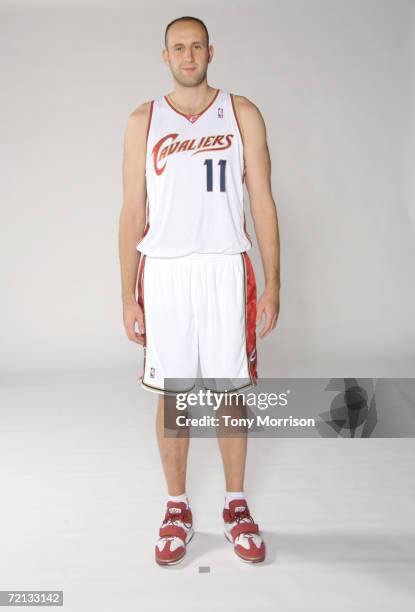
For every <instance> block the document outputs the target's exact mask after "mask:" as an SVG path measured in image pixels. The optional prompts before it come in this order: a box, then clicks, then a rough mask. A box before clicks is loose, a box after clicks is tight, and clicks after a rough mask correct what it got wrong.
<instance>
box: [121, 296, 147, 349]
mask: <svg viewBox="0 0 415 612" xmlns="http://www.w3.org/2000/svg"><path fill="white" fill-rule="evenodd" d="M123 318H124V327H125V331H126V334H127V336H128V338H129V340H132V341H133V342H137V344H144V335H145V329H144V316H143V311H142V309H141V307H140V306H139V305H138V304H137V302H136V300H135V299H133V298H131V299H129V300H124V301H123ZM136 323H137V324H138V329H139V333H138V332H136V331H135V324H136Z"/></svg>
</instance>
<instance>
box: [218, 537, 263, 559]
mask: <svg viewBox="0 0 415 612" xmlns="http://www.w3.org/2000/svg"><path fill="white" fill-rule="evenodd" d="M223 535H224V536H225V538H226V539H227V540H228V542H230V543H231V544H232V546H233V542H232V540H231V539H230V538H229V536H228V534H227V533H226V531H224V532H223ZM233 551H234V553H235V555H236V556H237V557H238V558H239V559H241V561H244V563H262V561H265V555H264V556H263V557H261V558H260V559H246V558H245V557H242V555H240V554H239V553H238V552H236V550H235V548H234V549H233Z"/></svg>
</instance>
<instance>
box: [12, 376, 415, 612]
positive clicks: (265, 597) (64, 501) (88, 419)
mask: <svg viewBox="0 0 415 612" xmlns="http://www.w3.org/2000/svg"><path fill="white" fill-rule="evenodd" d="M134 376H135V374H134V372H133V373H131V372H127V373H126V372H125V371H124V372H122V373H117V372H115V373H114V372H91V373H88V372H85V373H83V374H79V373H78V374H74V373H73V374H71V373H67V374H64V375H62V374H61V375H56V374H52V373H51V374H50V375H35V374H34V375H31V376H28V375H25V376H17V375H13V376H9V377H3V379H2V382H1V388H0V392H1V394H0V399H1V411H0V425H1V426H0V470H1V488H2V502H1V504H0V517H1V520H0V546H1V553H0V558H1V565H0V589H2V590H6V589H19V590H30V589H36V590H39V589H59V590H63V591H64V609H65V610H68V611H70V612H83V611H85V612H86V611H88V612H95V611H96V612H106V611H111V612H115V611H116V610H123V612H127V611H130V610H131V611H133V610H135V611H136V610H161V609H167V608H168V609H169V610H171V611H173V610H180V611H187V610H189V611H190V610H194V609H195V606H196V605H197V607H198V608H199V609H203V610H226V611H227V612H228V611H232V610H238V611H241V610H253V609H255V610H281V611H283V612H285V611H294V610H318V611H319V612H323V611H326V610H327V611H330V612H333V611H336V612H343V611H345V610H359V611H361V610H365V611H369V610H370V611H372V610H373V611H374V612H375V611H376V612H386V611H387V612H390V611H391V609H393V610H399V612H406V611H408V612H409V610H413V609H414V606H415V589H414V578H413V576H414V570H415V519H414V471H415V470H414V464H415V462H414V458H415V444H414V441H413V439H369V440H339V439H324V440H323V439H311V440H305V439H294V440H293V439H291V440H282V439H251V440H250V442H249V461H248V467H247V475H246V492H247V498H248V502H249V504H250V507H251V511H252V513H253V515H254V517H255V519H256V520H257V521H258V522H259V524H260V528H261V530H262V533H263V535H264V538H265V540H266V544H267V548H268V558H267V561H266V562H265V563H264V564H258V565H257V566H251V565H247V564H244V563H242V562H240V561H239V560H238V559H237V558H235V557H234V554H233V551H232V547H231V545H230V544H229V543H228V542H226V541H225V539H224V537H223V535H222V522H221V512H222V503H223V488H224V483H223V474H222V466H221V460H220V455H219V451H218V448H217V443H216V440H214V439H194V440H191V450H190V457H189V461H190V465H189V476H188V493H189V496H190V501H191V505H192V510H193V513H194V518H195V530H196V535H195V537H194V539H193V540H192V542H191V544H190V545H189V549H188V555H187V558H186V560H185V561H184V563H182V564H181V565H179V566H177V567H175V568H159V567H158V566H157V565H156V564H155V563H154V560H153V555H154V544H155V539H156V536H157V531H158V528H159V524H160V521H161V519H162V516H163V513H164V503H165V493H166V490H165V484H164V479H163V475H162V471H161V465H160V459H159V455H158V449H157V445H156V439H155V428H154V409H155V405H156V399H157V397H156V396H155V395H153V394H151V393H148V392H146V391H144V390H142V389H141V388H140V387H139V386H137V385H136V383H135V380H134ZM201 566H209V568H210V573H200V572H199V568H200V567H201Z"/></svg>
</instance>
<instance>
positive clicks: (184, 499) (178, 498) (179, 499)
mask: <svg viewBox="0 0 415 612" xmlns="http://www.w3.org/2000/svg"><path fill="white" fill-rule="evenodd" d="M167 501H172V502H176V503H177V502H185V504H186V506H187V507H189V500H188V499H187V493H182V495H169V496H168V497H167Z"/></svg>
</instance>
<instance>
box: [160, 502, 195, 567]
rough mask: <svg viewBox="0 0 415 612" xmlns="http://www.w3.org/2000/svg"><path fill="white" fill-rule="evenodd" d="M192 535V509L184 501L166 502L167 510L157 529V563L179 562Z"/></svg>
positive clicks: (172, 563)
mask: <svg viewBox="0 0 415 612" xmlns="http://www.w3.org/2000/svg"><path fill="white" fill-rule="evenodd" d="M193 535H194V531H193V517H192V511H191V510H190V508H188V507H187V506H186V504H185V503H184V502H172V501H169V502H167V510H166V514H165V516H164V520H163V523H162V525H161V527H160V529H159V536H160V537H159V540H158V542H157V544H156V561H157V563H158V564H159V565H174V564H175V563H179V561H181V560H182V559H183V557H184V556H185V554H186V544H187V543H188V542H190V540H191V539H192V537H193Z"/></svg>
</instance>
